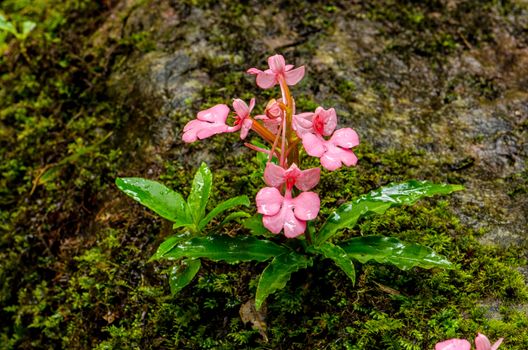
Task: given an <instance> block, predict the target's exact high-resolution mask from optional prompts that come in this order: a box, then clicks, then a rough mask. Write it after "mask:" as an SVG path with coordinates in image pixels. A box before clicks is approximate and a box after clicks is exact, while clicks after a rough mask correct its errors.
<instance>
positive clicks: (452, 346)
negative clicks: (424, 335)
mask: <svg viewBox="0 0 528 350" xmlns="http://www.w3.org/2000/svg"><path fill="white" fill-rule="evenodd" d="M435 350H471V344H470V343H469V342H468V341H467V340H465V339H449V340H446V341H443V342H441V343H438V344H436V345H435Z"/></svg>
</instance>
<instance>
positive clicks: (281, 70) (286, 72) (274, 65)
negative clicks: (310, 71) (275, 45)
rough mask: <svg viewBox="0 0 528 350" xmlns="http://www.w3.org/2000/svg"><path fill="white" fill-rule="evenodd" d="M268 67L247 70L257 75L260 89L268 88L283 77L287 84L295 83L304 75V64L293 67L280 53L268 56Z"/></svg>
mask: <svg viewBox="0 0 528 350" xmlns="http://www.w3.org/2000/svg"><path fill="white" fill-rule="evenodd" d="M268 65H269V67H270V68H269V69H266V70H265V71H261V70H260V69H257V68H250V69H248V70H247V72H248V73H249V74H254V75H256V76H257V85H258V86H259V87H261V88H262V89H269V88H271V87H273V86H275V85H277V84H278V83H279V81H280V79H284V80H285V81H286V84H287V85H295V84H297V83H298V82H299V81H300V80H301V79H302V78H303V76H304V66H301V67H299V68H295V69H293V65H291V64H286V62H285V61H284V57H283V56H282V55H275V56H271V57H270V58H268Z"/></svg>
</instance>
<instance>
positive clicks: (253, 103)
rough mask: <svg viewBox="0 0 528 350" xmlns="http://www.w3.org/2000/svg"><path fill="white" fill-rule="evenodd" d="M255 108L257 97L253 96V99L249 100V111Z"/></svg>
mask: <svg viewBox="0 0 528 350" xmlns="http://www.w3.org/2000/svg"><path fill="white" fill-rule="evenodd" d="M253 108H255V98H254V97H253V98H251V100H250V101H249V113H251V111H252V110H253ZM249 113H248V114H249Z"/></svg>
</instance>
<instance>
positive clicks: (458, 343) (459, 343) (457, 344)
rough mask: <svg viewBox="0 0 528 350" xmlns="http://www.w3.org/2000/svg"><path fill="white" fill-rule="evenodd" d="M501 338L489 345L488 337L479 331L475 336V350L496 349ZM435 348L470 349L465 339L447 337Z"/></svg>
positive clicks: (441, 349)
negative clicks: (447, 338)
mask: <svg viewBox="0 0 528 350" xmlns="http://www.w3.org/2000/svg"><path fill="white" fill-rule="evenodd" d="M502 340H503V338H500V339H499V340H497V341H496V342H495V344H493V345H491V343H490V341H489V339H488V337H486V336H485V335H484V334H480V333H479V334H478V335H477V337H476V338H475V346H476V350H497V348H498V347H499V346H500V345H501V344H502ZM435 350H471V344H470V343H469V342H468V341H467V340H466V339H449V340H446V341H443V342H441V343H438V344H436V346H435Z"/></svg>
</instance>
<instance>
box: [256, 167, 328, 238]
mask: <svg viewBox="0 0 528 350" xmlns="http://www.w3.org/2000/svg"><path fill="white" fill-rule="evenodd" d="M320 172H321V170H320V169H319V168H312V169H307V170H300V169H299V168H298V167H297V165H295V164H292V165H291V166H290V167H289V168H288V169H287V170H285V169H284V168H282V167H280V166H278V165H275V164H273V163H268V164H267V165H266V170H264V181H265V182H266V184H267V185H268V186H273V187H265V188H263V189H261V190H260V191H259V192H258V193H257V211H258V212H259V213H260V214H263V215H264V216H263V218H262V223H263V224H264V227H266V228H267V229H268V230H270V231H271V232H272V233H275V234H278V233H279V232H281V231H282V230H284V235H285V236H286V237H288V238H293V237H297V236H299V235H301V234H303V233H304V231H305V229H306V221H308V220H313V219H315V217H316V216H317V214H318V213H319V208H320V200H319V196H318V195H317V193H314V192H302V193H301V194H300V195H298V196H297V197H296V198H292V194H291V192H292V189H293V187H294V186H295V187H297V188H298V189H299V190H301V191H308V190H310V189H312V188H314V187H315V186H316V185H317V183H318V182H319V177H320ZM283 184H286V193H285V195H284V197H283V196H282V195H281V193H280V191H279V190H278V189H277V187H279V186H281V185H283Z"/></svg>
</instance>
